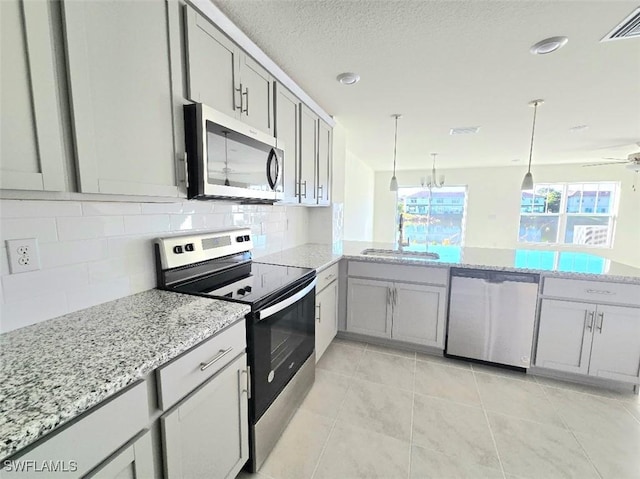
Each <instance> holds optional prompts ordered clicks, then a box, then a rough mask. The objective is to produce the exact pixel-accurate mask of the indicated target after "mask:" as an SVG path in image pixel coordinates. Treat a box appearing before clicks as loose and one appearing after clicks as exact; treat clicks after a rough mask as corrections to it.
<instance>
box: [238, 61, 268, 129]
mask: <svg viewBox="0 0 640 479" xmlns="http://www.w3.org/2000/svg"><path fill="white" fill-rule="evenodd" d="M240 83H242V116H241V120H242V121H243V122H245V123H246V124H248V125H250V126H253V127H255V128H257V129H258V130H260V131H262V132H263V133H268V134H269V135H272V136H273V77H272V76H271V75H270V74H269V72H268V71H267V70H265V69H264V68H262V67H261V66H260V65H259V64H258V63H257V62H256V61H255V60H254V59H253V58H251V57H250V56H249V55H247V54H245V53H243V54H242V55H241V56H240Z"/></svg>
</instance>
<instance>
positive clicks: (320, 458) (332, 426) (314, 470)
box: [309, 346, 366, 479]
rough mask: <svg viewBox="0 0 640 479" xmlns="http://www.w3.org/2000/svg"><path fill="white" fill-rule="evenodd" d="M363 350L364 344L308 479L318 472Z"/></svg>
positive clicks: (362, 355)
mask: <svg viewBox="0 0 640 479" xmlns="http://www.w3.org/2000/svg"><path fill="white" fill-rule="evenodd" d="M365 351H366V346H365V348H363V349H362V351H361V352H360V358H359V359H358V364H357V365H356V370H355V371H354V372H353V374H351V375H349V376H347V377H348V378H349V379H350V381H349V385H348V386H347V389H346V391H345V392H344V397H343V398H342V402H341V403H340V406H339V407H338V410H337V411H336V417H335V418H334V419H333V423H332V424H331V429H329V434H327V438H326V439H325V441H324V444H323V445H322V450H321V451H320V455H319V456H318V460H317V461H316V465H315V467H314V468H313V472H312V473H311V477H310V478H309V479H313V478H314V477H315V476H316V473H317V472H318V467H320V462H321V461H322V457H323V456H324V453H325V451H326V449H327V446H328V445H329V440H330V439H331V435H332V434H333V431H334V429H335V428H336V424H337V423H338V415H339V414H340V410H341V409H342V407H343V406H344V403H345V402H346V401H347V395H348V394H349V390H350V389H351V386H352V384H353V379H354V378H355V373H356V372H357V371H358V368H359V367H360V363H361V362H362V358H363V357H364V352H365ZM345 376H346V375H345Z"/></svg>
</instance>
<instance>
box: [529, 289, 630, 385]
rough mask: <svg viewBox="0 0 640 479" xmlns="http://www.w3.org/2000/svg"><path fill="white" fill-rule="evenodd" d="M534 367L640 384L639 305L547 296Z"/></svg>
mask: <svg viewBox="0 0 640 479" xmlns="http://www.w3.org/2000/svg"><path fill="white" fill-rule="evenodd" d="M536 366H538V367H543V368H548V369H555V370H558V371H565V372H571V373H577V374H585V375H589V376H596V377H601V378H607V379H613V380H617V381H624V382H631V383H636V384H638V383H640V308H635V307H627V306H613V305H603V304H592V303H583V302H575V301H561V300H553V299H543V300H542V302H541V308H540V323H539V330H538V344H537V350H536Z"/></svg>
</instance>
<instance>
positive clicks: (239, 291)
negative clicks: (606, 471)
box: [238, 288, 245, 296]
mask: <svg viewBox="0 0 640 479" xmlns="http://www.w3.org/2000/svg"><path fill="white" fill-rule="evenodd" d="M244 293H245V290H244V289H242V288H240V289H239V290H238V294H239V295H240V296H242V295H243V294H244Z"/></svg>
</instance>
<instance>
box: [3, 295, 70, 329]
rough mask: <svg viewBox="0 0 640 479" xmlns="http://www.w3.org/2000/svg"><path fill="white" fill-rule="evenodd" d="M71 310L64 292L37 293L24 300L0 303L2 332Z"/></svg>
mask: <svg viewBox="0 0 640 479" xmlns="http://www.w3.org/2000/svg"><path fill="white" fill-rule="evenodd" d="M68 312H69V306H68V303H67V296H66V295H65V294H64V293H48V294H44V295H37V296H33V297H32V298H29V299H27V300H23V301H17V302H13V303H4V304H2V305H0V332H1V333H6V332H7V331H13V330H14V329H18V328H23V327H25V326H29V325H30V324H35V323H39V322H40V321H45V320H47V319H51V318H55V317H57V316H62V315H63V314H66V313H68Z"/></svg>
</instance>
